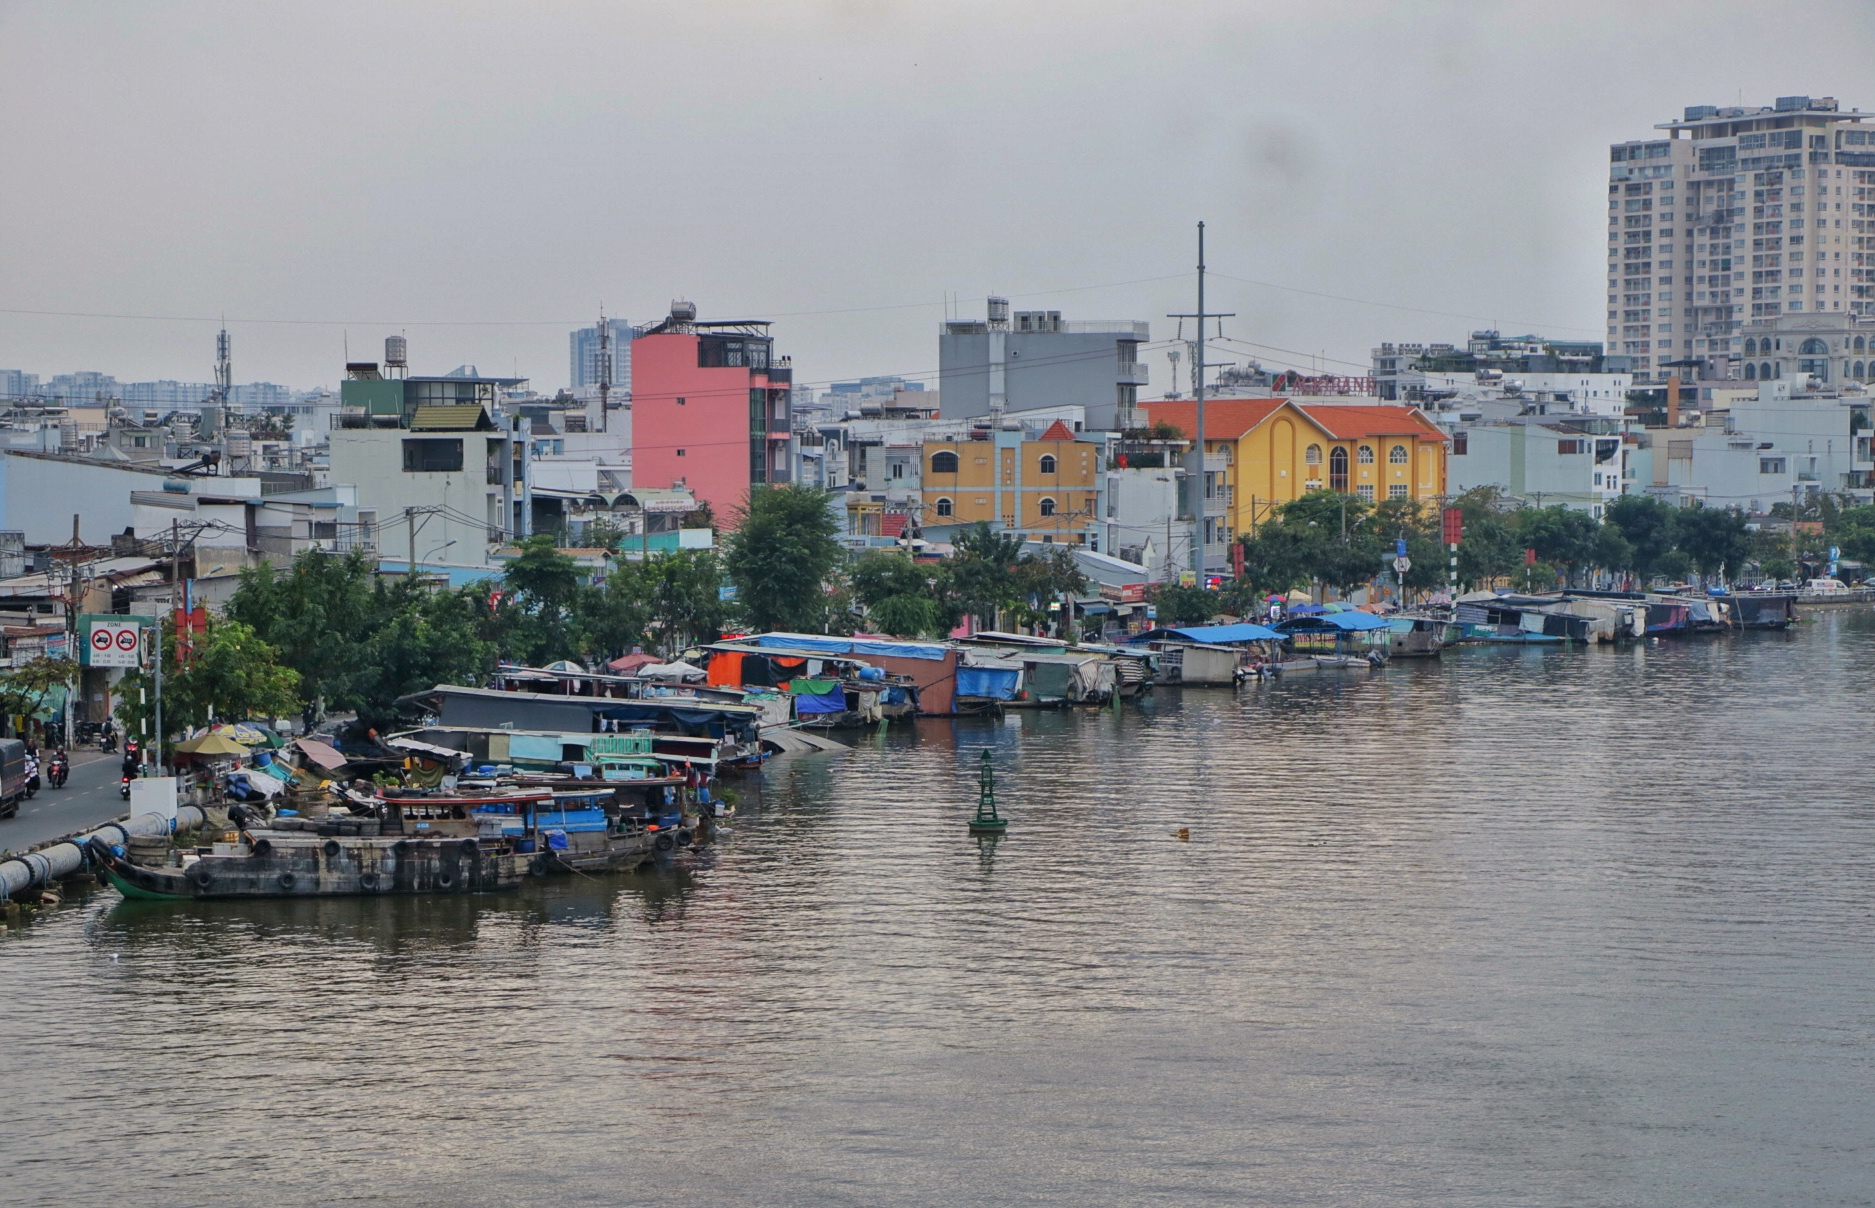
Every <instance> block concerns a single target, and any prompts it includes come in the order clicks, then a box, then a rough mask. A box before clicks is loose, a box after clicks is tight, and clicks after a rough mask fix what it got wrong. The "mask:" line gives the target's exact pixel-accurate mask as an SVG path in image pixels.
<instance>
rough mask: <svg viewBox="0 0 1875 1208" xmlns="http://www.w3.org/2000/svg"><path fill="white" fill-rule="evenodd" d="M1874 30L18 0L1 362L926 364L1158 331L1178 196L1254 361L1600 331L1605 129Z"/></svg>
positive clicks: (10, 89) (1183, 296) (1180, 238)
mask: <svg viewBox="0 0 1875 1208" xmlns="http://www.w3.org/2000/svg"><path fill="white" fill-rule="evenodd" d="M1773 11H1775V12H1776V14H1777V17H1776V19H1775V20H1772V15H1773ZM1759 29H1762V30H1764V31H1765V32H1766V34H1768V33H1770V32H1772V31H1777V30H1781V31H1789V32H1791V33H1798V32H1801V35H1802V36H1801V37H1800V38H1796V39H1793V40H1792V41H1790V42H1788V43H1782V44H1780V43H1778V42H1776V41H1774V40H1770V39H1769V38H1768V37H1766V36H1765V35H1763V34H1760V33H1757V32H1754V31H1755V30H1759ZM1872 51H1875V4H1870V3H1868V2H1867V0H1857V2H1843V3H1825V2H1813V3H1805V2H1788V3H1785V4H1783V5H1780V6H1776V7H1775V10H1773V9H1768V8H1767V7H1766V6H1765V5H1763V4H1761V3H1753V4H1744V3H1728V2H1726V0H1700V2H1699V3H1662V2H1649V3H1634V2H1633V0H1625V2H1622V3H1608V4H1600V3H1591V2H1589V0H1568V2H1567V3H1554V2H1550V3H1540V4H1539V3H1504V4H1494V3H1489V2H1488V0H1457V2H1455V3H1436V2H1433V0H1416V2H1414V3H1402V4H1380V3H1352V2H1350V3H1335V2H1332V0H1316V2H1313V3H1308V4H1296V3H1287V2H1283V3H1279V2H1267V3H1265V2H1246V0H1239V2H1237V3H1217V4H1140V3H1137V2H1135V3H1127V4H1113V3H1099V2H1093V3H1089V2H1079V3H1072V4H1056V3H1013V2H1004V3H999V4H979V3H959V2H956V0H949V2H945V3H932V2H919V3H889V2H884V0H830V2H827V3H819V4H808V3H787V2H785V0H765V2H763V3H752V2H751V3H720V2H717V3H712V2H708V0H686V2H684V3H678V4H673V3H669V2H668V0H666V2H662V3H656V4H635V3H620V2H616V0H615V2H608V3H576V2H572V0H531V2H530V3H526V4H521V3H514V2H513V0H502V2H500V3H467V2H464V0H450V2H448V3H442V2H438V3H396V2H394V0H393V2H385V0H379V2H376V3H369V4H366V3H348V2H342V0H320V2H319V3H316V4H301V5H293V4H251V3H227V4H217V3H190V2H184V0H178V2H174V3H162V4H158V3H149V4H142V3H134V2H132V0H106V2H102V3H85V2H82V0H52V2H46V3H16V2H13V0H0V181H3V182H4V186H3V187H0V249H3V251H4V257H3V258H0V265H3V266H4V267H3V268H0V308H5V309H4V310H0V367H3V368H20V369H26V370H29V371H32V372H36V373H40V374H42V375H49V374H53V373H59V372H66V371H70V370H73V369H99V370H103V371H105V372H108V373H113V374H115V375H117V376H118V377H119V378H122V379H125V380H136V379H146V378H162V377H173V378H180V379H184V380H204V379H206V378H207V377H208V376H209V375H210V372H211V369H212V361H213V354H214V330H215V324H214V323H213V322H202V321H200V318H201V317H204V316H215V315H219V314H226V315H227V316H228V326H229V329H230V331H231V332H232V334H233V338H234V349H235V353H234V358H235V380H236V381H252V380H270V381H276V382H283V383H287V384H289V385H294V386H312V385H318V384H327V383H332V382H335V381H336V380H337V379H338V377H339V376H340V372H341V366H342V362H343V360H344V355H345V340H346V339H347V338H348V337H349V340H350V346H351V349H352V352H353V355H354V356H357V357H360V358H361V359H362V358H365V357H370V358H372V359H375V358H376V357H377V356H378V355H379V353H378V350H379V349H380V348H381V340H382V338H383V336H384V335H386V334H387V333H390V332H394V331H399V330H402V331H405V332H407V333H408V335H409V337H410V346H411V356H412V361H413V367H414V368H415V370H416V371H417V372H429V373H435V372H443V371H446V370H448V369H450V368H452V367H454V366H455V365H457V364H458V363H461V362H465V361H468V362H474V363H475V364H477V365H479V366H480V367H481V368H482V370H483V371H484V372H495V371H502V372H513V371H517V370H518V372H520V373H521V374H523V375H526V376H529V377H531V378H532V379H533V380H534V383H535V385H536V386H537V387H538V388H541V389H545V390H551V389H554V388H556V387H558V386H561V385H564V384H565V383H566V380H567V376H566V375H567V351H566V349H567V343H566V332H567V329H568V327H569V326H571V325H572V324H574V323H576V322H578V321H581V320H583V319H586V318H587V317H588V316H592V315H594V314H596V313H597V311H598V309H599V307H600V305H601V304H602V303H603V304H604V306H605V307H606V309H607V312H608V313H609V314H612V315H615V316H623V317H625V318H627V319H629V320H631V321H633V322H644V321H647V320H651V319H655V318H657V317H659V316H660V315H662V314H663V313H664V312H665V311H666V309H667V308H668V305H669V303H670V300H671V299H672V298H674V297H680V296H681V297H687V298H690V299H693V300H695V301H696V303H697V304H698V307H699V309H700V311H701V313H702V315H703V316H704V317H715V318H771V319H774V320H775V327H774V334H775V336H776V344H777V350H778V351H780V352H783V353H788V354H791V355H792V356H793V357H794V365H795V370H796V378H797V380H800V381H813V382H821V381H829V380H834V379H840V378H850V377H855V376H859V375H862V374H881V373H902V374H906V375H917V374H931V373H933V372H934V371H935V369H936V364H937V343H936V338H935V336H936V328H937V324H938V322H939V321H940V320H941V319H942V318H943V316H944V313H945V312H944V303H943V299H944V298H945V296H946V295H947V294H955V295H957V296H958V297H960V298H961V299H962V303H961V306H962V310H963V311H964V313H966V314H967V315H969V316H971V317H976V316H979V315H980V314H981V312H982V301H981V300H982V298H983V296H984V295H985V294H986V293H993V292H1001V293H1006V294H1008V295H1009V296H1010V297H1011V298H1012V299H1013V301H1014V303H1015V305H1016V306H1017V307H1018V308H1025V307H1033V308H1038V309H1039V308H1051V309H1059V310H1060V311H1062V312H1063V314H1064V316H1066V317H1069V318H1128V319H1131V318H1141V319H1149V320H1151V321H1152V323H1153V335H1154V337H1155V338H1156V339H1160V338H1167V337H1170V336H1171V335H1172V334H1174V330H1175V329H1174V327H1173V325H1172V324H1170V323H1168V322H1167V321H1166V320H1165V319H1163V318H1162V317H1161V316H1163V315H1164V314H1165V313H1166V312H1168V311H1187V310H1190V309H1192V303H1193V298H1192V274H1191V268H1192V265H1193V264H1194V262H1195V256H1194V247H1193V224H1194V223H1195V222H1196V221H1197V220H1198V219H1201V218H1202V219H1204V220H1205V221H1206V222H1208V224H1209V231H1210V254H1209V261H1210V266H1211V268H1212V270H1213V272H1214V276H1213V278H1212V286H1211V291H1210V294H1211V299H1210V300H1211V305H1212V307H1213V308H1214V309H1220V310H1230V311H1236V312H1237V317H1236V318H1234V319H1230V320H1226V321H1225V326H1224V332H1225V334H1226V335H1227V336H1230V337H1232V338H1234V339H1239V340H1247V341H1253V342H1255V343H1256V344H1257V345H1261V346H1263V348H1264V363H1265V364H1267V365H1272V366H1279V365H1295V364H1299V365H1301V366H1302V367H1304V368H1307V367H1309V366H1310V365H1311V363H1312V358H1313V357H1315V356H1316V355H1318V354H1322V353H1325V354H1326V356H1327V357H1328V358H1330V360H1328V361H1327V362H1325V363H1326V364H1327V365H1328V366H1329V367H1330V368H1341V369H1343V370H1344V371H1345V370H1347V369H1349V368H1351V367H1350V366H1348V365H1346V364H1344V363H1343V362H1356V363H1358V364H1360V365H1365V364H1366V361H1367V352H1368V349H1369V348H1370V347H1371V346H1372V345H1373V344H1374V343H1375V342H1377V341H1379V340H1382V339H1393V340H1462V339H1463V338H1464V336H1465V333H1466V332H1467V331H1469V330H1470V329H1471V328H1473V327H1479V326H1485V325H1491V324H1495V325H1498V326H1500V327H1502V328H1505V329H1511V328H1515V329H1518V330H1525V329H1536V330H1540V331H1543V332H1546V333H1550V334H1553V335H1557V336H1562V337H1573V338H1578V339H1580V338H1589V339H1593V338H1598V337H1599V336H1600V334H1601V315H1602V311H1603V309H1604V307H1603V305H1602V300H1601V295H1602V293H1603V286H1602V264H1603V259H1602V248H1603V240H1604V227H1603V222H1604V218H1603V213H1604V211H1603V206H1604V204H1605V189H1606V180H1607V169H1606V160H1607V145H1608V144H1609V143H1610V142H1612V141H1619V140H1623V139H1629V138H1642V137H1648V136H1649V135H1650V133H1651V128H1652V126H1653V124H1654V123H1656V122H1660V121H1665V120H1668V119H1670V118H1673V117H1675V116H1677V115H1678V114H1679V112H1680V110H1681V108H1682V107H1683V106H1685V105H1688V104H1698V103H1717V104H1736V103H1739V102H1740V101H1741V100H1742V101H1743V102H1744V103H1746V104H1754V105H1756V104H1769V103H1770V102H1771V100H1772V98H1774V97H1775V96H1778V95H1783V94H1790V93H1807V94H1810V95H1817V96H1821V95H1833V96H1836V97H1837V98H1839V100H1840V101H1841V103H1842V105H1843V107H1844V108H1849V107H1851V106H1857V107H1861V108H1865V109H1875V74H1872V73H1871V72H1870V70H1869V64H1870V62H1871V52H1872ZM1231 278H1237V279H1238V280H1233V279H1231ZM1245 279H1247V280H1245ZM1249 281H1256V282H1264V283H1271V284H1273V285H1275V286H1286V287H1289V290H1284V289H1279V288H1272V287H1271V284H1263V285H1257V284H1250V283H1249ZM1301 290H1306V291H1314V293H1316V294H1328V295H1339V296H1340V297H1341V298H1345V299H1358V300H1359V301H1349V300H1338V299H1336V298H1323V297H1316V296H1312V295H1311V294H1308V293H1300V292H1291V291H1301ZM1370 303H1384V304H1389V305H1372V304H1370ZM1402 308H1419V309H1402ZM20 311H44V312H77V313H79V314H84V315H127V316H138V317H135V318H90V317H69V316H55V315H27V314H22V313H19V312H20ZM1425 312H1448V313H1425ZM149 316H160V317H159V318H150V317H149ZM178 318H180V319H191V320H192V321H177V319H178ZM263 320H267V322H263ZM1230 347H1233V348H1235V349H1236V350H1237V351H1238V352H1239V353H1240V354H1241V353H1242V352H1246V351H1249V350H1248V349H1245V348H1244V346H1242V345H1235V346H1230ZM1213 355H1214V359H1221V358H1222V357H1223V356H1224V355H1225V354H1224V352H1223V351H1222V350H1221V349H1220V351H1219V352H1217V353H1214V354H1213ZM1150 364H1151V369H1152V373H1153V386H1152V388H1151V389H1150V390H1149V391H1143V392H1142V394H1145V393H1150V394H1152V395H1157V394H1158V393H1159V391H1160V389H1162V388H1163V387H1164V385H1165V384H1166V380H1167V373H1166V362H1165V359H1164V356H1163V353H1162V351H1159V350H1156V349H1155V350H1153V351H1152V352H1151V353H1150Z"/></svg>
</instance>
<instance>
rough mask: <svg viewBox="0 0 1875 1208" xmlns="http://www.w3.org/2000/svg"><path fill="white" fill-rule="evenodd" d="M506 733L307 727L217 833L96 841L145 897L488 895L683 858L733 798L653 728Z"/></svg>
mask: <svg viewBox="0 0 1875 1208" xmlns="http://www.w3.org/2000/svg"><path fill="white" fill-rule="evenodd" d="M478 733H479V734H483V735H485V739H484V740H483V741H480V742H477V741H474V740H471V741H468V742H464V741H462V740H463V739H465V738H472V735H473V734H478ZM500 733H501V734H502V735H503V737H504V738H505V739H506V743H505V744H498V743H493V742H491V741H487V740H486V739H491V738H492V737H493V732H484V731H475V732H472V731H467V730H453V731H452V730H448V729H443V728H438V727H426V728H425V729H423V730H421V731H415V732H412V733H408V734H399V735H393V736H391V737H388V738H384V739H381V740H379V739H376V738H372V739H370V740H367V741H364V742H360V743H356V744H346V745H344V746H343V747H340V746H335V745H333V744H331V743H327V742H324V741H321V740H319V739H312V738H307V739H300V740H297V741H295V742H294V743H291V744H289V745H288V746H287V747H286V748H284V749H283V750H281V751H278V752H275V755H274V758H272V759H271V760H270V764H269V766H270V767H271V769H272V772H271V773H270V774H265V776H264V779H263V777H262V776H261V775H258V774H255V773H253V772H251V771H249V772H247V773H246V774H245V784H246V785H247V786H248V788H249V791H250V794H251V795H257V796H258V797H259V798H260V799H259V800H255V801H252V802H244V801H235V802H234V803H233V804H232V805H230V806H229V808H228V810H227V829H226V830H225V831H223V832H221V833H220V834H219V835H218V837H213V838H212V839H211V841H209V842H206V843H202V842H200V841H199V839H198V841H197V842H196V843H192V844H189V845H188V846H177V845H174V844H169V845H165V847H164V848H163V849H162V850H161V851H138V852H131V851H129V850H127V849H125V848H123V847H118V846H112V845H110V844H106V843H104V842H102V841H97V840H94V841H93V843H92V845H91V853H90V854H91V857H92V859H93V862H94V863H95V864H96V866H97V867H98V868H99V870H100V871H101V872H102V873H103V875H104V876H105V877H106V878H107V879H108V880H109V881H110V882H111V883H112V884H113V885H115V886H116V887H117V888H118V889H119V890H120V891H122V892H123V893H124V894H125V895H126V896H127V897H137V898H168V899H184V898H260V897H266V898H276V897H333V896H348V895H349V896H356V895H362V896H374V895H379V894H408V893H445V894H459V893H485V892H490V891H495V890H502V889H511V888H513V887H514V886H516V885H518V884H520V883H521V882H522V880H524V879H526V878H528V877H545V876H553V875H558V874H566V873H576V872H599V871H607V870H618V869H625V870H634V869H639V868H644V867H647V866H655V865H657V864H659V863H661V862H665V861H668V860H671V859H674V858H683V857H686V856H688V855H689V854H691V853H694V852H695V851H696V850H698V849H699V848H700V847H701V846H702V845H703V844H705V843H707V842H708V841H709V839H710V837H711V834H712V831H713V829H714V827H715V825H716V820H717V819H718V818H720V817H722V816H723V813H724V811H725V809H726V807H725V805H724V802H723V798H722V796H721V794H720V793H719V792H718V791H716V790H715V789H714V788H713V787H712V786H713V774H712V773H711V772H709V771H706V770H704V769H702V768H699V767H698V766H697V764H696V763H695V762H693V761H691V760H689V759H687V758H685V757H684V756H682V755H668V756H664V755H658V754H656V753H655V748H656V746H657V735H655V734H654V733H653V732H651V731H649V730H644V731H627V732H616V733H605V734H593V735H588V736H585V737H586V739H587V741H585V742H584V743H582V744H581V745H580V747H579V749H578V754H577V757H576V758H572V759H569V758H567V757H566V756H568V755H569V754H571V752H569V751H568V749H567V747H566V745H565V744H562V743H560V742H559V741H558V740H559V738H560V735H557V734H556V735H552V736H551V738H552V739H553V741H552V742H551V743H548V742H546V741H543V740H544V739H546V738H547V737H549V736H547V735H540V734H529V733H525V732H520V731H500ZM439 740H442V741H439ZM477 746H480V747H481V748H482V751H481V753H480V754H478V753H477V752H476V751H475V750H473V749H472V748H474V747H477ZM490 749H496V750H499V751H502V752H503V753H505V755H506V758H501V759H497V760H491V759H490V758H489V755H488V752H489V750H490ZM516 750H518V751H519V752H520V758H519V759H516V758H515V751H516ZM242 775H243V773H242V772H241V771H239V770H232V771H230V772H228V773H226V776H227V778H228V781H229V783H230V785H232V782H233V780H234V778H235V777H237V776H242ZM256 785H259V786H261V789H262V790H263V791H260V792H259V793H257V794H255V793H253V789H254V786H256ZM274 786H277V787H274ZM269 790H270V791H269ZM211 834H212V832H211Z"/></svg>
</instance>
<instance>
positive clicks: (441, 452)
mask: <svg viewBox="0 0 1875 1208" xmlns="http://www.w3.org/2000/svg"><path fill="white" fill-rule="evenodd" d="M461 469H462V438H461V437H460V436H457V437H451V438H449V439H436V438H423V439H415V440H406V441H405V442H404V472H405V473H407V474H449V473H455V472H457V471H460V470H461Z"/></svg>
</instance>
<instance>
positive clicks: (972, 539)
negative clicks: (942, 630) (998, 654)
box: [949, 520, 1022, 626]
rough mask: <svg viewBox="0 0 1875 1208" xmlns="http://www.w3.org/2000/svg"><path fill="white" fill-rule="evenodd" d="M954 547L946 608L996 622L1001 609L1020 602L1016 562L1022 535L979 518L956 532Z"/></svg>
mask: <svg viewBox="0 0 1875 1208" xmlns="http://www.w3.org/2000/svg"><path fill="white" fill-rule="evenodd" d="M953 547H954V549H955V551H956V552H955V554H954V555H953V557H952V558H951V564H950V581H949V589H950V591H949V600H950V604H951V608H950V610H949V611H952V612H954V613H955V614H956V615H958V616H966V615H967V616H973V617H976V618H977V620H978V621H979V622H982V623H984V624H987V625H990V626H994V625H996V624H997V615H998V614H999V613H1000V612H1001V611H1002V610H1004V609H1013V608H1015V606H1016V605H1017V604H1018V603H1019V602H1020V600H1019V597H1018V595H1017V587H1016V563H1017V561H1018V560H1020V559H1021V557H1022V538H1020V537H1018V536H1016V535H1015V534H1013V533H999V532H996V531H994V530H993V529H991V528H990V526H989V524H988V523H986V522H984V521H981V520H979V521H978V522H977V523H976V524H973V525H971V526H970V527H969V528H967V529H965V530H964V531H963V532H962V533H961V534H959V535H958V536H957V538H956V540H955V541H954V542H953Z"/></svg>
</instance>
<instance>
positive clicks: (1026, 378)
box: [938, 298, 1152, 431]
mask: <svg viewBox="0 0 1875 1208" xmlns="http://www.w3.org/2000/svg"><path fill="white" fill-rule="evenodd" d="M1151 338H1152V337H1151V334H1150V328H1149V326H1148V325H1147V324H1145V323H1137V322H1131V321H1114V320H1078V321H1074V320H1069V321H1064V320H1063V319H1062V317H1061V312H1060V311H1058V310H1024V311H1017V312H1016V313H1015V315H1014V317H1013V318H1012V317H1011V316H1010V313H1009V302H1008V300H1007V299H1004V298H991V299H990V300H989V313H988V318H987V320H962V321H956V320H953V321H947V322H945V323H944V324H943V325H942V326H941V327H940V328H939V329H938V393H939V397H940V399H941V400H942V401H941V402H940V404H939V414H940V415H941V416H943V418H945V419H949V420H967V419H975V418H978V417H980V416H989V415H991V414H1008V413H1011V412H1017V411H1033V410H1036V409H1038V408H1044V407H1085V408H1086V409H1087V426H1088V428H1090V429H1092V430H1094V431H1114V430H1117V429H1120V428H1124V427H1131V426H1132V425H1133V423H1134V418H1133V409H1134V404H1135V403H1136V402H1137V400H1138V397H1139V388H1140V387H1141V386H1143V385H1145V384H1146V366H1145V365H1144V364H1143V363H1142V362H1141V361H1140V359H1139V346H1140V345H1141V344H1143V343H1145V342H1146V341H1147V340H1149V339H1151Z"/></svg>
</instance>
